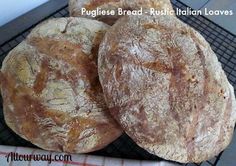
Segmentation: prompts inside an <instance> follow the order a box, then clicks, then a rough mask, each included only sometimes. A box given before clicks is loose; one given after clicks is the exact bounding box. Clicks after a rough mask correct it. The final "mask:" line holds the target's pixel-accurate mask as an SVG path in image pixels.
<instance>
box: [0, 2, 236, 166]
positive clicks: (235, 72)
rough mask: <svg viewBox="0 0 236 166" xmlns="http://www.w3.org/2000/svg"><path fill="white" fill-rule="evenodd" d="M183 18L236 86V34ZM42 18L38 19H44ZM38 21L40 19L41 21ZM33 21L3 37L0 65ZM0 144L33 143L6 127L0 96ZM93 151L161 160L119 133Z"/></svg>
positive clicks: (213, 165)
mask: <svg viewBox="0 0 236 166" xmlns="http://www.w3.org/2000/svg"><path fill="white" fill-rule="evenodd" d="M172 4H173V6H174V8H179V9H186V8H187V6H186V5H185V4H183V3H181V2H180V1H178V0H172ZM68 15H69V13H68V9H67V6H64V7H63V8H61V9H59V10H57V11H55V12H54V13H52V14H51V15H50V16H49V17H46V18H44V19H43V20H45V19H48V18H50V17H65V16H68ZM178 17H179V18H180V19H181V20H182V21H183V22H185V23H187V24H189V25H190V26H191V27H193V28H195V29H196V30H197V31H199V32H200V33H201V34H202V35H203V36H204V37H205V38H206V40H207V41H208V42H209V43H210V45H211V47H212V49H213V50H214V52H215V53H216V54H217V56H218V58H219V60H220V62H221V63H222V66H223V69H224V70H225V72H226V74H227V77H228V79H229V81H230V82H231V84H232V85H233V86H234V88H235V89H236V36H235V35H233V34H231V33H230V32H228V31H227V30H225V29H223V28H221V27H219V26H218V25H217V24H215V23H213V22H211V21H210V20H208V19H207V18H205V17H203V16H183V15H182V16H178ZM43 20H41V21H43ZM41 21H40V22H41ZM34 26H35V25H33V26H31V27H30V28H28V29H25V30H24V31H23V32H22V33H20V34H18V35H16V36H15V37H13V38H12V39H10V40H8V41H6V42H5V43H3V44H2V45H1V46H0V65H1V63H2V61H3V59H4V57H5V56H6V55H7V54H8V52H9V51H10V50H11V49H13V48H14V47H15V46H16V45H18V44H19V43H20V42H21V41H22V40H24V39H25V37H26V36H27V35H28V34H29V32H30V30H31V29H32V28H33V27H34ZM0 144H1V145H14V146H27V147H35V146H34V145H32V144H31V143H30V142H28V141H26V140H24V139H22V138H20V137H19V136H18V135H16V134H15V133H14V132H13V131H12V130H11V129H9V128H8V127H7V125H6V124H5V122H4V117H3V113H2V100H0ZM222 153H223V152H221V153H220V154H219V155H218V156H216V157H215V158H213V159H211V160H209V161H206V162H204V163H199V164H185V165H186V166H203V165H204V166H217V163H218V161H219V160H220V157H221V155H222ZM92 154H96V155H103V156H111V157H121V158H130V159H144V160H163V159H161V158H158V157H156V156H154V155H151V154H149V153H148V152H146V151H145V150H143V149H142V148H140V147H138V146H137V145H136V144H135V143H134V142H133V141H132V140H131V139H130V138H129V137H128V136H127V135H126V134H124V135H122V136H121V137H120V138H118V139H117V140H116V141H114V142H113V143H111V144H110V145H108V146H107V147H106V148H104V149H102V150H100V151H97V152H93V153H92Z"/></svg>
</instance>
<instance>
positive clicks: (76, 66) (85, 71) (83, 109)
mask: <svg viewBox="0 0 236 166" xmlns="http://www.w3.org/2000/svg"><path fill="white" fill-rule="evenodd" d="M107 28H108V25H106V24H104V23H101V22H98V21H95V20H88V19H85V18H58V19H51V20H49V21H46V22H44V23H42V24H40V25H39V26H37V27H36V28H35V29H33V31H32V32H31V33H30V35H29V36H28V37H27V39H26V40H25V41H23V42H22V43H20V44H19V45H18V46H17V47H16V48H14V49H13V50H12V51H11V52H10V53H9V55H8V56H7V57H6V59H5V60H4V62H3V66H2V69H1V77H0V78H1V90H2V96H3V100H4V104H3V108H4V117H5V121H6V123H7V125H8V126H9V127H10V128H11V129H12V130H13V131H15V132H16V133H17V134H18V135H20V136H21V137H23V138H25V139H26V140H29V141H30V142H32V143H33V144H35V145H37V146H39V147H41V148H43V149H47V150H53V151H63V152H72V153H82V152H91V151H94V150H98V149H101V148H103V147H104V146H106V145H107V144H109V143H110V142H112V141H113V140H115V139H116V138H117V137H119V136H120V135H121V132H122V131H121V129H120V128H119V127H118V125H117V124H116V122H115V121H114V120H113V119H112V118H111V117H110V115H109V114H108V111H106V110H107V107H106V105H105V101H104V97H103V93H102V88H101V86H100V83H99V80H98V73H97V51H98V45H99V43H100V41H101V39H102V37H103V35H104V33H105V32H106V30H107Z"/></svg>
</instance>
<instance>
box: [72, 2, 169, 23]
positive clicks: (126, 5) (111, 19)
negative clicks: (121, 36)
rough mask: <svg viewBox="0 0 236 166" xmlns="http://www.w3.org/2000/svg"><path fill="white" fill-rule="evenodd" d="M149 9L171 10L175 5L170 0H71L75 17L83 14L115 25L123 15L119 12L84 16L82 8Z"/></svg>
mask: <svg viewBox="0 0 236 166" xmlns="http://www.w3.org/2000/svg"><path fill="white" fill-rule="evenodd" d="M141 7H142V8H143V9H144V10H145V9H147V10H149V9H150V8H155V9H156V10H164V9H166V10H171V11H173V7H172V5H171V2H170V0H135V1H133V0H132V1H131V0H69V12H70V15H71V16H73V17H76V16H83V17H87V18H90V19H96V20H99V21H102V22H105V23H107V24H109V25H113V24H114V23H115V22H116V21H117V20H118V19H119V18H120V17H121V16H118V15H117V14H116V15H114V16H97V17H95V18H93V17H92V16H84V15H82V14H81V9H82V8H85V9H86V10H95V9H96V8H101V9H102V10H115V11H117V9H118V8H122V9H125V10H139V9H140V8H141Z"/></svg>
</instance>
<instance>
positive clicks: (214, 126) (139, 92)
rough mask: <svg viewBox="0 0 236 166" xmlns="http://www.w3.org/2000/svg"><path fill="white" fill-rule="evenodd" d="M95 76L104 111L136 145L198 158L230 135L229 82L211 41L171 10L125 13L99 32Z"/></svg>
mask: <svg viewBox="0 0 236 166" xmlns="http://www.w3.org/2000/svg"><path fill="white" fill-rule="evenodd" d="M98 69H99V77H100V82H101V85H102V87H103V92H104V95H105V99H106V102H107V104H108V107H109V108H110V111H111V114H112V115H113V117H114V118H116V120H117V121H118V122H119V123H120V125H121V126H122V127H123V129H124V130H125V131H126V132H127V134H128V135H129V136H130V137H131V138H132V139H133V140H134V141H135V142H136V143H137V144H138V145H139V146H141V147H143V148H144V149H146V150H147V151H149V152H150V153H152V154H155V155H157V156H160V157H162V158H165V159H167V160H173V161H178V162H181V163H187V162H196V163H200V162H202V161H204V160H207V159H210V158H212V157H214V156H215V155H217V154H219V153H220V152H221V151H222V150H224V149H225V148H226V147H227V146H228V145H229V143H230V141H231V138H232V134H233V131H234V126H235V120H236V101H235V95H234V90H233V87H232V86H231V85H230V83H229V82H228V80H227V78H226V75H225V73H224V71H223V70H222V67H221V65H220V63H219V61H218V59H217V57H216V55H215V53H214V52H213V51H212V49H211V47H210V45H209V44H208V43H207V42H206V40H205V39H204V38H203V37H202V36H201V35H200V34H199V33H198V32H196V31H195V30H193V29H192V28H190V27H189V26H187V25H186V24H184V23H182V22H181V21H180V20H178V19H177V18H176V17H173V16H156V17H155V16H146V15H144V16H125V17H123V18H121V19H120V20H119V21H118V22H117V23H116V24H115V25H113V27H112V28H111V29H110V30H109V31H108V32H107V33H106V35H105V37H104V39H103V41H102V43H101V45H100V48H99V61H98Z"/></svg>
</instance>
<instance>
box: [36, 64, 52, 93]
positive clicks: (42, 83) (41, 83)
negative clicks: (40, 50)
mask: <svg viewBox="0 0 236 166" xmlns="http://www.w3.org/2000/svg"><path fill="white" fill-rule="evenodd" d="M48 67H49V63H48V61H47V60H43V61H42V64H41V68H40V71H39V73H38V74H37V76H36V79H35V82H34V86H33V89H34V92H35V93H36V94H40V93H42V91H43V89H45V87H46V84H47V81H48V77H49V68H48Z"/></svg>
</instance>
